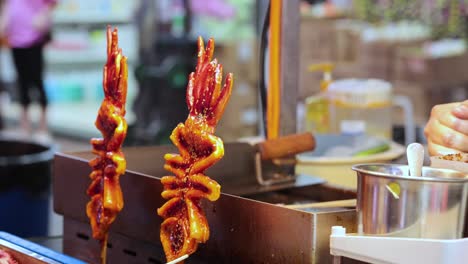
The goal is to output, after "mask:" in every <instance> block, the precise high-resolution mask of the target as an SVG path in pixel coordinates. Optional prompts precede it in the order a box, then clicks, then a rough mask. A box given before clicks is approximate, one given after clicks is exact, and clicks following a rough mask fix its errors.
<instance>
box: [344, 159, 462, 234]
mask: <svg viewBox="0 0 468 264" xmlns="http://www.w3.org/2000/svg"><path fill="white" fill-rule="evenodd" d="M352 168H353V170H355V171H356V172H357V176H358V193H357V223H358V226H357V229H358V233H359V234H361V235H382V236H397V237H412V238H434V239H455V238H461V237H462V232H463V225H464V219H465V207H466V201H467V194H468V174H465V173H461V172H458V171H454V170H448V169H436V168H429V167H423V170H422V174H423V176H422V177H414V176H408V175H409V172H408V166H404V165H394V164H362V165H355V166H353V167H352Z"/></svg>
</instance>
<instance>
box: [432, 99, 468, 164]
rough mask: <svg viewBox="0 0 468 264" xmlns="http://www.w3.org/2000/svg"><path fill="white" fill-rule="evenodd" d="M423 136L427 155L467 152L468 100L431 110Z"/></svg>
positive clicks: (437, 106)
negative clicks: (424, 136) (427, 150)
mask: <svg viewBox="0 0 468 264" xmlns="http://www.w3.org/2000/svg"><path fill="white" fill-rule="evenodd" d="M424 134H425V135H426V138H427V143H428V149H429V154H430V155H431V156H435V155H446V154H450V153H458V152H465V153H467V152H468V100H465V101H464V102H456V103H449V104H440V105H436V106H434V107H433V108H432V111H431V116H430V118H429V122H428V123H427V125H426V127H425V129H424Z"/></svg>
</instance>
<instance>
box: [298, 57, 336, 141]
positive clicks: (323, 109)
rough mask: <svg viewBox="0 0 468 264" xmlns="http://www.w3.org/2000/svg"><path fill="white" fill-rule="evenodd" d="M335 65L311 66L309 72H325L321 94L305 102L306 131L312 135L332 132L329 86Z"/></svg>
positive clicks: (321, 84)
mask: <svg viewBox="0 0 468 264" xmlns="http://www.w3.org/2000/svg"><path fill="white" fill-rule="evenodd" d="M333 69H334V65H333V64H331V63H320V64H313V65H310V66H309V71H311V72H314V71H321V72H323V80H322V81H321V82H320V92H319V93H318V94H316V95H313V96H309V97H307V98H306V100H305V129H306V131H309V132H312V133H320V134H325V133H328V132H329V130H330V125H329V114H328V98H327V89H328V85H330V83H331V82H332V71H333Z"/></svg>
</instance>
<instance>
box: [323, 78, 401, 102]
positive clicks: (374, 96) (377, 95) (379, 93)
mask: <svg viewBox="0 0 468 264" xmlns="http://www.w3.org/2000/svg"><path fill="white" fill-rule="evenodd" d="M392 92H393V87H392V85H391V83H389V82H386V81H383V80H378V79H343V80H338V81H334V82H332V83H331V84H330V85H329V86H328V91H327V94H328V98H329V99H330V101H332V102H337V103H343V104H347V105H351V106H353V105H355V106H359V107H366V106H372V105H382V104H390V103H391V101H392Z"/></svg>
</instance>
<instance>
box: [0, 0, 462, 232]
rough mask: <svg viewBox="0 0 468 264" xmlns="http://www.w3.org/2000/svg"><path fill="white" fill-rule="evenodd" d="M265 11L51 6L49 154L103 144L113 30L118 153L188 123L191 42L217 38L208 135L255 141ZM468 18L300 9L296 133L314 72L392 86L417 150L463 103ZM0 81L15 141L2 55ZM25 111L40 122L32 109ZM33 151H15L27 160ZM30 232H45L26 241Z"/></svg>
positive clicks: (420, 11) (95, 2) (388, 0)
mask: <svg viewBox="0 0 468 264" xmlns="http://www.w3.org/2000/svg"><path fill="white" fill-rule="evenodd" d="M267 5H268V1H262V0H258V1H256V0H139V1H128V0H112V1H111V0H60V1H59V2H58V5H57V6H56V8H55V10H54V14H53V32H52V41H51V42H50V43H49V44H48V45H47V47H46V49H45V61H46V72H45V87H46V93H47V96H48V98H49V101H50V107H49V110H48V111H49V120H48V125H49V130H50V133H51V134H52V143H53V145H54V149H53V150H54V151H55V150H59V151H78V150H90V149H91V146H90V145H89V139H90V138H91V137H96V136H100V135H99V133H98V131H97V129H96V128H95V126H94V120H95V119H96V115H97V110H98V108H99V106H100V103H101V101H102V99H103V92H102V67H103V65H104V63H105V59H106V52H105V45H106V36H105V29H106V26H107V25H112V26H115V27H118V29H119V42H120V46H121V47H122V50H123V53H124V54H125V55H126V56H127V57H128V63H129V76H128V89H129V90H128V100H127V109H128V113H127V120H128V123H129V131H128V136H127V140H126V143H125V144H126V145H127V146H129V145H154V144H166V143H169V139H168V137H169V135H170V132H171V131H172V129H173V128H174V127H175V126H176V124H177V123H179V122H181V121H183V120H184V119H185V118H186V114H187V110H186V105H185V88H186V84H187V76H188V74H189V73H190V72H191V71H192V70H193V69H194V66H195V63H196V49H197V47H196V37H197V36H199V35H201V36H203V37H204V38H205V40H207V39H208V38H209V37H214V38H215V40H216V49H215V57H216V58H217V59H218V61H220V62H221V63H222V64H223V66H224V70H225V72H232V73H234V75H235V82H234V88H233V94H232V97H231V100H230V102H229V104H228V107H227V110H226V111H225V114H224V116H223V118H222V120H221V122H220V124H219V127H218V129H217V135H218V136H219V137H221V138H222V139H223V140H224V141H234V140H237V139H239V138H245V137H253V136H257V135H259V134H261V133H262V120H261V112H260V111H259V102H260V97H259V89H258V83H259V78H260V77H259V76H260V66H259V47H260V32H261V25H263V20H264V14H265V9H266V6H267ZM467 9H468V3H467V2H466V1H464V0H418V1H402V0H379V1H372V0H354V1H353V0H329V1H313V0H308V1H303V2H302V4H301V9H300V12H299V13H298V14H297V15H298V16H300V17H301V24H300V29H299V30H300V38H299V39H291V40H290V41H291V42H295V41H296V42H299V46H300V54H299V58H300V61H299V62H298V63H299V65H300V67H299V69H300V70H299V88H298V89H299V97H298V117H299V119H298V130H300V131H304V130H308V131H312V132H317V126H310V124H309V122H312V121H314V120H315V119H314V117H313V116H312V117H311V114H310V113H308V106H309V104H311V103H312V102H313V100H312V99H313V98H315V97H316V96H317V94H319V93H320V91H321V89H320V87H321V81H322V80H323V71H330V74H331V76H332V78H333V79H334V80H338V79H344V78H364V79H368V78H377V79H381V80H384V81H386V82H388V83H390V84H391V86H392V89H393V94H395V95H402V96H406V98H407V99H409V102H410V105H411V107H412V110H413V111H412V118H411V119H410V120H411V122H412V123H413V125H415V127H416V131H415V133H416V140H417V141H419V142H422V143H424V137H423V135H422V128H423V127H424V125H425V122H426V121H427V119H428V118H429V113H430V109H431V108H432V106H433V105H435V104H440V103H445V102H453V101H461V100H465V99H466V98H467V92H468V89H467V87H468V86H467V84H468V74H466V72H465V71H466V69H468V53H467V51H466V38H467V37H468V28H467V27H466V25H467V23H466V22H467V13H466V12H468V10H467ZM323 63H328V64H330V65H331V66H330V67H331V68H330V70H323V67H322V68H320V67H316V69H318V70H316V71H312V70H311V66H313V65H318V64H322V66H323ZM0 81H1V92H0V112H1V117H2V118H1V120H2V121H1V126H2V128H3V133H4V134H5V135H7V136H6V137H10V136H15V135H16V134H17V132H18V129H19V128H18V121H19V118H20V106H19V104H18V96H17V94H16V89H15V85H16V76H15V71H14V67H13V64H12V61H11V54H10V52H9V49H8V48H6V47H2V49H1V52H0ZM310 98H312V99H310ZM31 111H32V115H33V119H34V120H38V118H39V108H38V107H37V106H33V107H32V109H31ZM377 118H378V117H377ZM315 121H316V120H315ZM405 121H408V119H405V118H404V115H403V113H402V111H401V110H398V109H397V108H395V109H394V111H392V118H391V120H385V121H382V122H386V123H388V124H390V125H391V129H392V131H393V133H392V136H391V137H392V140H394V141H396V142H399V143H401V144H404V132H403V131H404V130H403V124H404V123H405ZM1 142H3V141H1ZM5 142H6V141H5ZM5 144H7V143H5ZM0 148H2V149H4V150H6V149H12V150H13V149H15V147H14V146H9V145H8V146H7V145H4V146H0ZM4 150H2V151H0V152H4ZM42 150H44V149H37V148H36V149H33V148H30V147H24V151H32V152H34V153H35V152H40V151H42ZM6 152H7V151H6ZM6 155H10V156H12V155H14V154H6ZM47 157H49V161H50V159H51V156H50V155H49V156H47ZM45 161H46V162H47V158H45ZM6 163H7V162H6ZM6 163H5V164H6ZM5 164H0V165H4V166H7V165H8V164H6V165H5ZM44 173H45V174H47V171H45V172H44ZM83 177H86V175H83ZM46 178H47V177H46ZM46 185H47V184H46ZM46 187H47V186H46ZM41 190H45V191H44V192H43V193H42V194H44V193H45V194H46V195H47V194H49V193H50V192H49V189H47V188H45V189H41ZM1 199H2V196H1V194H0V200H1ZM48 201H49V200H48ZM45 206H46V207H47V208H48V210H49V211H51V210H52V209H51V206H50V204H48V205H45ZM46 225H47V228H46V230H48V231H46V232H47V233H48V234H52V235H58V234H60V233H61V226H60V225H61V223H60V218H58V217H57V216H55V215H54V216H53V217H48V218H47V224H46ZM0 229H2V227H1V226H0ZM36 235H43V234H42V233H40V232H39V233H34V232H33V233H32V235H31V234H25V236H36Z"/></svg>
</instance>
